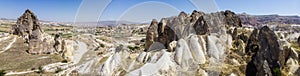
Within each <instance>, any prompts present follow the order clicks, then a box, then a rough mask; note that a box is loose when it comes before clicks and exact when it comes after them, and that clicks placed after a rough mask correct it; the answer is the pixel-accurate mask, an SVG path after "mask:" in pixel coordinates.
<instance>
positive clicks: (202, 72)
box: [198, 69, 208, 76]
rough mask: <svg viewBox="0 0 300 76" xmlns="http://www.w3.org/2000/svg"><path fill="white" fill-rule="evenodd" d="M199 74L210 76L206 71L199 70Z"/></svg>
mask: <svg viewBox="0 0 300 76" xmlns="http://www.w3.org/2000/svg"><path fill="white" fill-rule="evenodd" d="M198 73H199V75H200V76H208V74H207V73H206V71H205V70H203V69H199V70H198Z"/></svg>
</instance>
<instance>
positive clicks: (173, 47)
mask: <svg viewBox="0 0 300 76" xmlns="http://www.w3.org/2000/svg"><path fill="white" fill-rule="evenodd" d="M176 44H177V41H172V42H171V43H169V46H168V50H169V51H170V52H172V51H174V49H175V47H176Z"/></svg>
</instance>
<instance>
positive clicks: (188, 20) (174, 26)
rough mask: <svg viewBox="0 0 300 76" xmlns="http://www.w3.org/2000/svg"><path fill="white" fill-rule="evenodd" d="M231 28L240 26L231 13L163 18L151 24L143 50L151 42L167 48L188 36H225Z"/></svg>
mask: <svg viewBox="0 0 300 76" xmlns="http://www.w3.org/2000/svg"><path fill="white" fill-rule="evenodd" d="M231 26H233V27H240V26H241V20H240V19H239V18H238V16H237V15H236V14H235V13H233V12H231V11H225V12H217V13H211V14H205V13H203V12H198V11H195V10H194V11H193V13H192V14H191V15H188V14H186V13H185V12H181V13H180V14H179V15H178V17H170V18H163V19H161V21H160V22H159V23H158V22H157V21H156V20H153V21H152V22H151V24H150V26H149V28H148V31H147V37H146V48H145V49H148V48H149V46H150V45H151V44H152V43H153V42H160V43H162V44H163V45H165V47H167V46H168V45H169V43H170V42H172V41H174V40H175V41H177V40H179V39H180V38H186V37H188V36H189V35H190V34H196V35H208V34H210V33H219V34H225V33H226V31H227V30H226V27H231Z"/></svg>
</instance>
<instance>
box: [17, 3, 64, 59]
mask: <svg viewBox="0 0 300 76" xmlns="http://www.w3.org/2000/svg"><path fill="white" fill-rule="evenodd" d="M11 33H12V34H14V35H18V36H21V37H23V39H25V40H26V43H27V44H28V49H27V50H26V51H27V52H28V53H30V54H52V53H57V52H62V51H64V49H66V43H65V41H63V40H62V39H61V38H60V37H59V35H58V34H57V35H56V36H55V38H54V41H53V39H52V37H51V36H49V35H47V34H44V33H43V30H42V29H41V24H40V22H39V20H38V18H37V16H36V15H35V14H34V13H33V12H31V11H30V10H29V9H27V10H26V11H25V13H24V14H23V15H22V16H20V17H19V18H18V20H17V23H16V25H13V26H12V31H11ZM52 41H53V42H52ZM51 43H54V45H53V47H51Z"/></svg>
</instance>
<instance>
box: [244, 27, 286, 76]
mask: <svg viewBox="0 0 300 76" xmlns="http://www.w3.org/2000/svg"><path fill="white" fill-rule="evenodd" d="M252 38H254V39H252ZM249 40H250V41H249V42H253V43H248V45H247V47H250V50H251V51H255V53H254V55H253V56H252V60H251V61H250V62H249V63H248V65H247V69H246V75H249V76H252V75H259V76H261V75H275V76H277V75H281V70H280V69H281V68H282V66H283V65H284V64H285V61H286V59H287V57H288V53H290V52H289V51H288V50H281V49H280V46H279V43H278V42H277V36H276V35H275V33H274V32H273V31H272V30H271V29H269V28H268V27H267V26H264V27H262V28H261V29H260V30H259V33H258V34H257V30H254V31H253V33H252V35H251V36H250V39H249ZM256 41H257V42H256ZM255 43H257V44H255ZM254 46H255V47H254Z"/></svg>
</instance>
